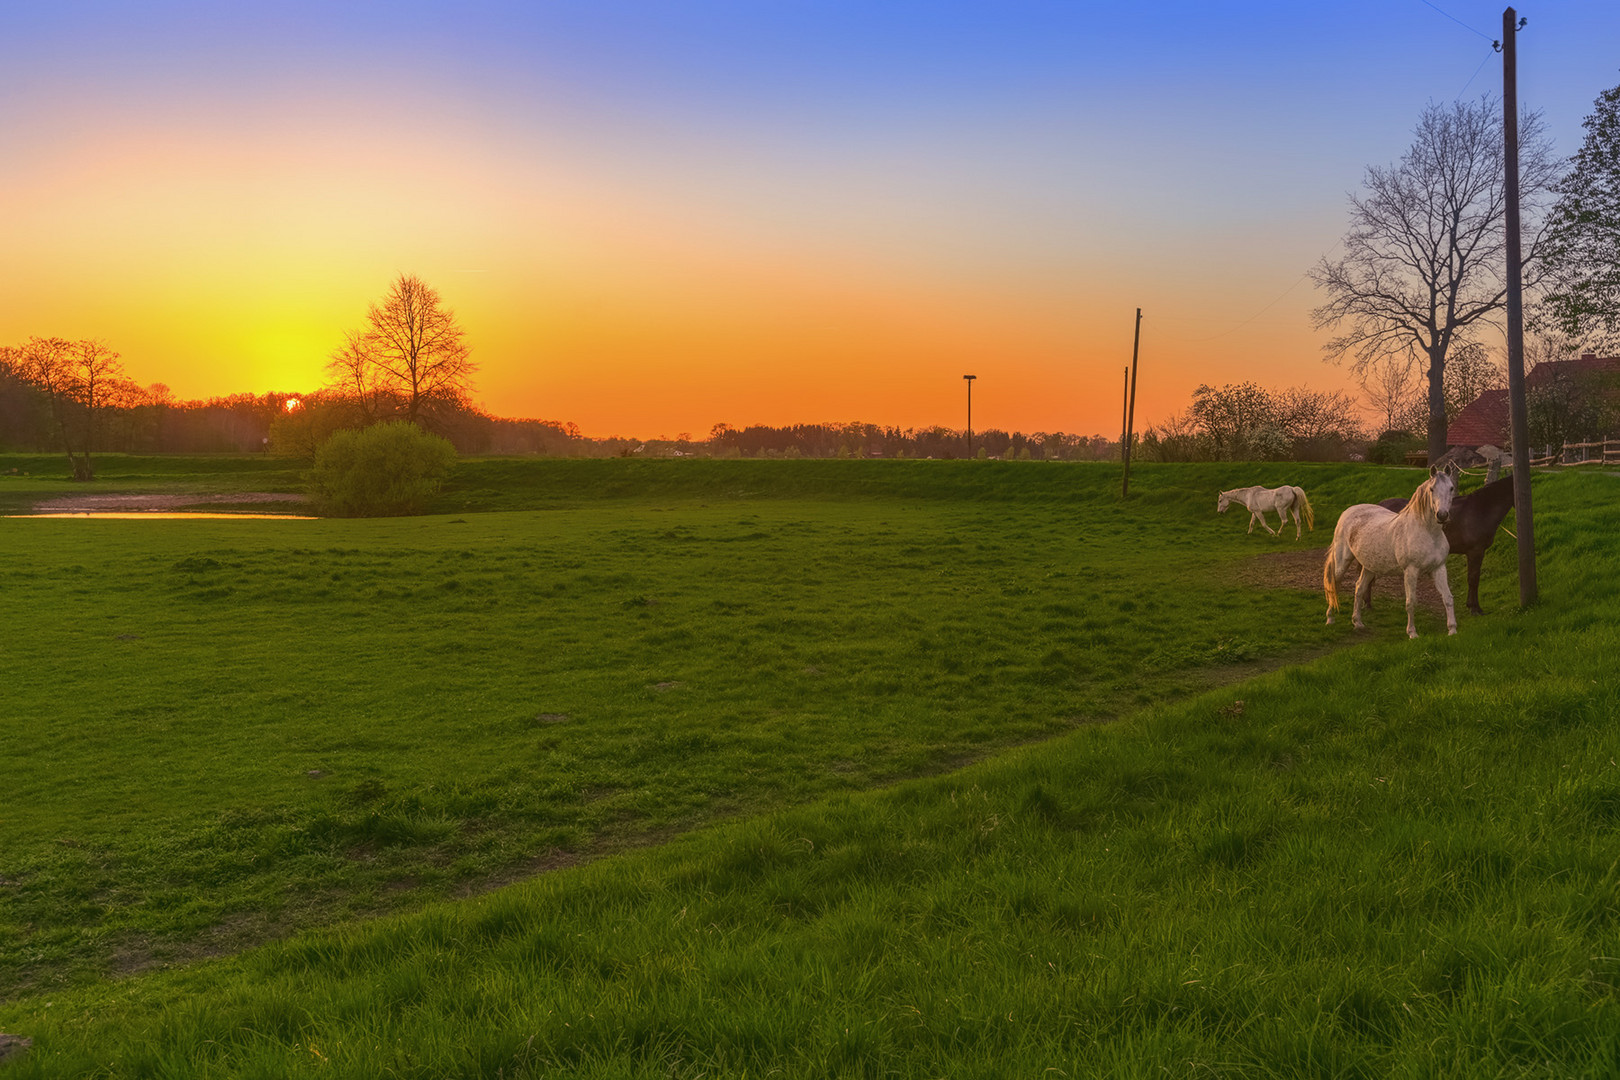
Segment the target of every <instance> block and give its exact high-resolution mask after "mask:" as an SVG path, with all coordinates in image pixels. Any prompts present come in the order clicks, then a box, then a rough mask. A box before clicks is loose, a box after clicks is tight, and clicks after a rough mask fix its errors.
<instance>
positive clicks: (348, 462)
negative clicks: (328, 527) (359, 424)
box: [309, 421, 456, 517]
mask: <svg viewBox="0 0 1620 1080" xmlns="http://www.w3.org/2000/svg"><path fill="white" fill-rule="evenodd" d="M455 459H456V451H455V448H454V447H453V446H451V445H450V444H449V443H448V442H446V441H445V440H444V439H441V438H439V437H438V436H437V435H429V434H428V433H427V432H425V431H422V430H421V429H419V428H417V427H415V426H414V425H412V424H406V423H401V422H398V421H390V422H389V423H386V424H376V425H374V426H372V427H368V428H364V429H362V430H360V431H339V432H337V433H336V434H334V435H333V436H332V437H331V438H329V439H327V440H326V441H325V442H324V443H322V444H321V445H320V448H319V449H318V450H316V451H315V467H314V468H313V469H311V470H310V472H309V486H310V493H311V494H312V495H313V496H314V497H315V502H316V504H317V505H318V506H319V507H320V509H321V510H322V512H323V513H327V514H333V515H336V516H338V517H387V516H393V515H397V514H416V513H421V512H422V510H424V509H425V508H426V507H427V504H428V500H430V499H432V498H433V496H434V495H436V494H437V493H438V491H439V486H440V485H441V484H442V483H443V482H444V478H445V477H446V476H447V475H449V473H450V467H451V465H453V464H454V463H455Z"/></svg>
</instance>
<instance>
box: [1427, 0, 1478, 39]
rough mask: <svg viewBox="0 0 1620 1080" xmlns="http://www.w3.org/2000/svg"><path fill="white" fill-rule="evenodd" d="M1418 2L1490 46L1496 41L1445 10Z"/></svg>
mask: <svg viewBox="0 0 1620 1080" xmlns="http://www.w3.org/2000/svg"><path fill="white" fill-rule="evenodd" d="M1420 2H1421V3H1422V4H1423V5H1424V6H1425V7H1430V8H1434V10H1435V11H1438V12H1440V14H1442V15H1444V16H1445V17H1446V18H1448V19H1450V20H1451V21H1452V22H1454V23H1456V24H1457V25H1458V26H1460V27H1462V28H1463V29H1464V30H1467V31H1468V32H1469V33H1471V34H1478V35H1479V36H1480V37H1482V38H1484V39H1485V40H1486V41H1489V42H1491V43H1492V44H1495V42H1496V39H1495V38H1493V37H1491V35H1489V34H1487V33H1485V32H1484V31H1482V30H1475V29H1474V28H1473V27H1472V26H1469V25H1468V24H1467V23H1465V22H1463V21H1462V20H1461V19H1459V18H1457V16H1455V15H1453V14H1451V13H1450V12H1449V11H1445V10H1443V9H1441V8H1438V7H1435V6H1434V5H1433V4H1431V3H1429V0H1420Z"/></svg>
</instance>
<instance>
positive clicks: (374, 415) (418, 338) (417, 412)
mask: <svg viewBox="0 0 1620 1080" xmlns="http://www.w3.org/2000/svg"><path fill="white" fill-rule="evenodd" d="M470 354H471V350H470V349H469V348H468V346H467V342H466V334H465V333H464V332H463V331H462V329H461V326H460V325H459V324H458V323H457V322H456V316H455V313H454V312H453V311H451V310H450V309H449V308H447V307H445V306H444V304H443V302H442V301H441V300H440V298H439V294H438V293H437V292H436V291H434V290H433V289H432V288H431V287H430V286H429V285H427V284H426V283H425V282H424V281H422V279H421V278H419V277H416V276H415V275H414V274H401V275H400V276H399V277H398V278H397V279H395V281H394V283H393V284H392V285H391V286H389V289H388V295H387V296H385V297H383V299H382V302H381V303H380V304H372V305H371V307H370V308H369V309H368V310H367V311H366V327H365V329H364V330H361V331H359V332H358V333H351V334H349V335H348V337H347V339H346V340H345V341H344V344H343V345H342V347H341V348H339V349H338V351H337V352H335V353H334V354H333V355H332V359H331V362H330V363H328V364H327V370H328V371H329V372H331V373H332V375H333V376H334V379H333V383H332V384H331V388H332V389H333V390H335V391H336V392H338V393H340V394H342V395H343V396H344V397H345V398H346V399H347V400H348V401H350V402H351V404H353V405H354V406H355V407H356V408H357V409H358V410H359V411H360V413H361V416H362V422H364V423H370V422H372V421H375V420H378V419H381V418H382V417H383V416H384V415H387V414H388V413H390V412H397V413H398V415H400V416H401V417H402V418H403V419H405V420H408V421H410V422H411V423H413V424H416V425H418V426H422V425H424V424H425V423H426V421H427V419H428V416H429V414H430V413H431V412H432V411H433V410H435V409H436V408H441V407H444V406H455V405H462V404H465V402H466V401H467V398H468V395H469V393H470V392H471V389H472V376H473V373H474V372H475V371H477V370H478V368H477V365H475V364H474V363H473V362H472V360H471V359H470V358H469V357H470Z"/></svg>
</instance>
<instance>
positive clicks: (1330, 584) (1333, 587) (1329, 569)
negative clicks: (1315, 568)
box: [1322, 546, 1339, 621]
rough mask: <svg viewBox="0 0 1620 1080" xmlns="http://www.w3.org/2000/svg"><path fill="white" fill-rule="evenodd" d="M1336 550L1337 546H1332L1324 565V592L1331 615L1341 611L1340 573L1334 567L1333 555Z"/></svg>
mask: <svg viewBox="0 0 1620 1080" xmlns="http://www.w3.org/2000/svg"><path fill="white" fill-rule="evenodd" d="M1336 550H1337V548H1336V546H1330V547H1329V548H1328V553H1327V562H1325V563H1323V564H1322V591H1323V592H1325V593H1327V605H1328V614H1329V615H1332V614H1333V613H1334V612H1335V611H1338V610H1339V571H1338V567H1336V566H1334V565H1333V555H1334V552H1335V551H1336ZM1330 621H1331V620H1330Z"/></svg>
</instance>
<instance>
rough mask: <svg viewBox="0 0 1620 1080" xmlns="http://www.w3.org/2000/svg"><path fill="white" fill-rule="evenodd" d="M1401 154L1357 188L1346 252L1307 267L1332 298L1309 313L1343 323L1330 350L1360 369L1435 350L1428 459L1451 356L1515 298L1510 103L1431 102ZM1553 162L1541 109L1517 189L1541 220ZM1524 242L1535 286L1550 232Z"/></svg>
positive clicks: (1433, 454) (1437, 450) (1329, 323)
mask: <svg viewBox="0 0 1620 1080" xmlns="http://www.w3.org/2000/svg"><path fill="white" fill-rule="evenodd" d="M1414 136H1415V137H1414V139H1413V141H1412V146H1411V148H1410V149H1408V150H1407V152H1406V155H1405V156H1404V157H1403V158H1401V161H1400V163H1399V164H1397V165H1394V166H1390V167H1387V168H1380V167H1378V166H1372V167H1370V168H1368V170H1367V175H1366V178H1365V180H1364V181H1363V186H1364V189H1365V190H1364V191H1363V193H1361V194H1359V195H1352V196H1351V197H1350V231H1349V232H1348V233H1347V234H1346V235H1345V238H1344V247H1345V253H1344V256H1343V257H1342V258H1340V259H1338V260H1337V261H1332V260H1329V259H1326V258H1324V259H1323V260H1322V261H1321V262H1320V263H1319V264H1317V266H1316V268H1315V269H1314V270H1312V271H1311V277H1312V279H1313V280H1314V281H1315V282H1316V285H1317V287H1318V288H1319V289H1322V290H1323V291H1324V292H1325V293H1326V294H1327V302H1326V303H1325V304H1323V305H1322V306H1321V307H1319V308H1317V309H1316V310H1315V311H1313V312H1312V313H1311V315H1312V320H1313V321H1314V323H1315V325H1316V327H1317V328H1318V329H1327V328H1338V329H1342V333H1341V334H1340V335H1339V336H1338V337H1335V338H1334V339H1333V340H1332V341H1330V342H1328V344H1327V346H1326V351H1327V353H1328V358H1329V359H1330V360H1334V361H1338V360H1341V359H1343V358H1344V357H1346V356H1350V357H1352V358H1353V361H1354V371H1355V372H1356V374H1357V375H1364V374H1366V372H1367V369H1368V368H1369V367H1370V366H1371V365H1373V364H1374V363H1375V362H1376V361H1379V360H1380V359H1382V358H1384V357H1388V356H1398V355H1401V354H1409V355H1417V356H1424V357H1427V358H1428V361H1429V363H1428V370H1427V372H1426V374H1427V376H1428V381H1429V458H1430V460H1431V461H1432V460H1435V459H1436V458H1438V457H1440V456H1441V455H1442V454H1444V453H1445V451H1446V397H1445V385H1446V384H1445V372H1446V359H1447V357H1448V356H1450V355H1451V350H1452V348H1453V347H1454V346H1456V345H1459V344H1462V343H1466V342H1468V341H1470V340H1471V339H1472V335H1474V334H1475V333H1477V332H1478V331H1479V330H1480V329H1481V328H1482V326H1483V325H1484V324H1485V322H1486V321H1487V320H1489V319H1490V318H1491V317H1492V316H1493V315H1495V313H1496V312H1498V311H1500V310H1502V309H1503V307H1504V306H1505V305H1506V302H1507V282H1506V273H1505V268H1506V254H1505V249H1506V228H1505V222H1506V213H1507V202H1506V192H1505V186H1506V185H1505V176H1506V174H1505V170H1504V164H1503V156H1504V155H1503V142H1502V110H1501V108H1500V106H1499V105H1498V104H1497V103H1496V102H1494V101H1493V100H1492V99H1491V98H1489V97H1486V98H1482V99H1480V100H1479V101H1477V102H1461V101H1459V102H1455V103H1453V104H1450V105H1432V104H1431V105H1430V106H1429V107H1428V108H1426V109H1424V110H1423V114H1422V116H1421V117H1419V119H1418V123H1417V128H1416V130H1415V132H1414ZM1556 177H1557V165H1556V163H1555V162H1554V160H1553V157H1552V152H1551V148H1550V146H1549V144H1548V142H1547V140H1546V138H1545V136H1544V135H1543V134H1542V123H1541V120H1540V117H1539V116H1538V115H1536V114H1527V115H1525V116H1524V117H1523V118H1522V119H1521V120H1520V122H1519V193H1520V202H1521V205H1522V206H1523V208H1524V215H1523V216H1524V220H1525V221H1527V222H1536V221H1538V220H1539V219H1540V218H1541V216H1542V215H1541V213H1540V210H1541V208H1542V206H1543V205H1544V201H1545V199H1546V197H1547V195H1548V193H1549V191H1550V189H1551V186H1552V184H1553V182H1554V181H1555V179H1556ZM1531 231H1532V232H1533V233H1534V235H1532V236H1529V237H1527V238H1526V240H1527V242H1526V243H1525V244H1524V253H1525V254H1524V280H1525V284H1526V285H1527V286H1533V285H1534V284H1535V282H1536V279H1537V277H1538V275H1539V272H1540V267H1541V256H1542V255H1543V253H1544V244H1543V233H1542V232H1541V231H1540V229H1539V228H1535V227H1532V229H1531Z"/></svg>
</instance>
